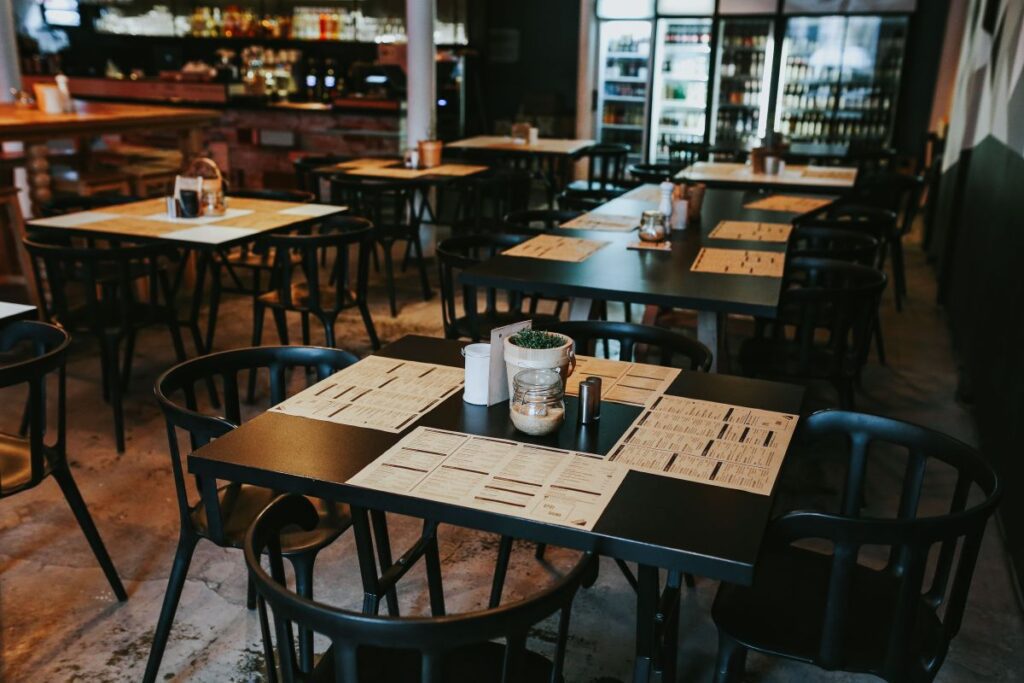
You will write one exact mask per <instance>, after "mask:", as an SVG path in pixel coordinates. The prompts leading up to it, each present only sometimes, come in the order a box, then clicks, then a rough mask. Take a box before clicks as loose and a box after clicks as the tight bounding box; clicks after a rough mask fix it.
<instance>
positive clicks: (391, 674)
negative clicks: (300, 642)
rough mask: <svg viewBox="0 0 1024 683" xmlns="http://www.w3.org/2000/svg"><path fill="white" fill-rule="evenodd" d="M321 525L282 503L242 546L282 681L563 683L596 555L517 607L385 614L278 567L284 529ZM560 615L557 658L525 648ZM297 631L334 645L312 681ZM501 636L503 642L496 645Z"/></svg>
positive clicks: (291, 503)
mask: <svg viewBox="0 0 1024 683" xmlns="http://www.w3.org/2000/svg"><path fill="white" fill-rule="evenodd" d="M315 524H316V511H315V510H314V509H313V507H312V505H311V504H310V503H309V501H308V500H307V499H305V498H302V497H300V496H282V497H280V498H278V499H277V500H276V501H275V502H274V503H273V504H272V505H270V506H269V507H268V508H267V509H266V510H265V511H264V512H263V513H261V514H260V515H259V517H258V518H257V519H256V522H255V523H254V524H253V525H252V527H251V529H250V531H249V533H248V534H247V535H246V539H245V560H246V564H247V565H248V568H249V573H250V576H251V577H252V580H253V583H254V584H255V586H256V590H257V592H258V593H259V596H260V600H261V602H263V601H265V602H266V604H267V605H269V607H270V612H271V613H272V615H273V622H274V637H273V639H272V636H271V633H270V630H269V629H265V630H264V632H263V639H264V653H265V656H266V658H267V668H268V669H269V670H270V671H274V670H275V669H278V668H279V670H280V675H281V678H282V680H283V681H284V683H292V682H293V681H299V680H302V681H305V680H318V681H319V680H323V681H328V680H329V681H337V682H339V683H367V681H380V682H381V683H384V682H385V681H410V682H415V681H420V683H441V682H442V681H443V682H445V683H455V682H456V681H471V680H473V681H495V682H500V683H526V682H527V681H529V682H531V683H532V682H534V681H549V682H550V683H557V682H558V681H562V680H563V676H562V666H563V662H564V659H565V650H566V642H567V640H568V633H569V618H570V614H571V610H572V602H573V598H574V597H575V595H576V592H577V591H578V590H579V587H580V585H581V583H583V582H584V581H585V580H587V579H588V577H589V576H590V575H592V573H593V570H594V562H593V557H592V556H591V555H589V554H584V555H583V556H582V558H581V560H580V561H579V562H578V563H577V564H576V566H575V567H573V568H572V569H571V570H570V571H569V572H568V573H567V574H565V575H564V576H563V577H561V578H558V579H555V580H554V581H553V583H552V584H551V585H550V586H548V587H545V588H543V589H541V590H539V591H537V592H536V593H535V594H534V595H531V596H529V597H527V598H525V599H523V600H520V601H518V602H515V603H511V604H508V605H502V606H501V607H497V608H491V609H486V610H480V611H476V612H469V613H465V614H451V615H446V614H444V613H443V612H441V613H434V614H433V615H432V616H425V617H405V618H394V617H381V616H377V615H376V614H367V613H359V612H352V611H348V610H344V609H340V608H337V607H333V606H331V605H326V604H324V603H319V602H313V601H311V600H309V599H307V598H305V597H303V596H301V595H297V594H296V593H295V592H293V591H292V590H291V589H290V588H289V587H288V585H287V582H286V577H285V573H284V566H283V563H282V561H281V551H280V540H279V539H280V534H281V530H282V529H283V528H295V527H298V528H301V529H308V528H312V527H313V526H314V525H315ZM264 555H266V556H267V557H268V558H269V563H268V564H269V566H270V571H269V572H268V571H267V570H266V569H265V568H264V566H263V563H262V562H261V557H262V556H264ZM440 590H442V588H441V586H440V585H436V586H435V585H431V591H432V594H433V592H434V591H440ZM431 602H432V604H434V603H435V602H436V598H432V601H431ZM554 614H558V615H559V623H558V630H557V636H556V640H555V654H554V657H553V661H552V660H548V659H547V658H545V657H543V656H542V655H539V654H537V653H535V652H532V651H530V650H528V649H527V648H526V641H527V638H528V637H529V635H530V633H531V631H532V630H533V629H534V627H535V626H536V625H537V624H538V623H539V622H541V621H543V620H544V619H546V618H547V617H549V616H552V615H554ZM295 626H298V627H299V628H301V629H309V630H312V631H313V632H315V633H318V634H322V635H323V636H326V638H327V639H328V640H329V641H330V649H329V650H328V651H327V652H326V654H325V655H324V657H323V658H321V659H320V661H319V663H318V664H317V666H316V669H315V671H314V673H313V675H312V676H311V677H307V676H304V675H303V672H302V670H301V669H300V667H298V666H296V657H295V651H294V644H293V643H294V641H293V636H292V632H293V628H294V627H295ZM499 639H501V640H504V641H505V642H504V644H502V643H497V642H494V641H496V640H499ZM272 640H276V643H275V642H272ZM275 644H276V647H275ZM275 652H276V653H277V656H276V657H275V654H274V653H275ZM371 672H372V673H371Z"/></svg>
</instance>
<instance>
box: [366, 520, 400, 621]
mask: <svg viewBox="0 0 1024 683" xmlns="http://www.w3.org/2000/svg"><path fill="white" fill-rule="evenodd" d="M370 523H371V524H372V525H373V536H374V540H375V541H376V546H377V559H378V561H379V562H380V566H381V568H382V569H387V568H388V567H390V566H391V565H392V563H393V561H392V559H391V536H390V534H388V520H387V517H385V516H384V513H383V512H382V511H380V510H370ZM384 598H385V600H386V601H387V604H388V614H390V615H391V616H393V617H397V616H399V613H398V592H397V591H396V590H395V588H394V586H392V587H391V589H390V590H388V592H387V594H386V595H385V596H384Z"/></svg>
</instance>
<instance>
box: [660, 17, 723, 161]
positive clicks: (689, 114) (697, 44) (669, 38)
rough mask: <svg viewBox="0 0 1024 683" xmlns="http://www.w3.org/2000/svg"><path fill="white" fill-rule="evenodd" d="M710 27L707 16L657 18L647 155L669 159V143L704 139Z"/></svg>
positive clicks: (709, 66) (709, 64) (710, 21)
mask: <svg viewBox="0 0 1024 683" xmlns="http://www.w3.org/2000/svg"><path fill="white" fill-rule="evenodd" d="M711 30H712V20H711V18H710V17H708V18H703V17H692V18H678V19H677V18H673V19H659V20H658V23H657V32H656V33H657V36H656V43H655V47H654V74H653V76H654V78H653V79H652V85H651V139H650V143H649V146H650V150H649V157H648V158H650V159H651V160H657V161H665V160H667V159H668V157H669V148H670V147H671V145H672V144H673V143H682V142H704V135H705V133H706V126H707V105H708V80H709V75H710V72H711Z"/></svg>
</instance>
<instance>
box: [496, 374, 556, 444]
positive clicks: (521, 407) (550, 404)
mask: <svg viewBox="0 0 1024 683" xmlns="http://www.w3.org/2000/svg"><path fill="white" fill-rule="evenodd" d="M509 410H510V411H511V416H512V424H513V425H515V427H516V429H518V430H519V431H521V432H524V433H526V434H529V435H530V436H544V435H545V434H550V433H552V432H554V431H557V430H558V428H559V427H561V426H562V422H564V421H565V389H564V388H563V386H562V376H561V375H560V374H558V371H557V370H550V369H543V370H522V371H520V372H518V373H516V376H515V377H514V378H513V380H512V401H511V402H510V403H509Z"/></svg>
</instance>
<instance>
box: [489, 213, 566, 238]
mask: <svg viewBox="0 0 1024 683" xmlns="http://www.w3.org/2000/svg"><path fill="white" fill-rule="evenodd" d="M579 215H580V212H579V211H558V210H557V209H526V210H524V211H510V212H508V213H506V214H505V217H504V218H503V219H502V220H503V223H504V228H505V230H507V231H509V232H517V233H523V234H538V233H542V232H551V231H552V230H554V229H555V228H557V227H558V226H560V225H561V224H562V223H565V222H567V221H571V220H572V219H573V218H576V217H577V216H579Z"/></svg>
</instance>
